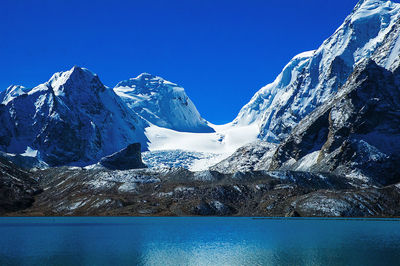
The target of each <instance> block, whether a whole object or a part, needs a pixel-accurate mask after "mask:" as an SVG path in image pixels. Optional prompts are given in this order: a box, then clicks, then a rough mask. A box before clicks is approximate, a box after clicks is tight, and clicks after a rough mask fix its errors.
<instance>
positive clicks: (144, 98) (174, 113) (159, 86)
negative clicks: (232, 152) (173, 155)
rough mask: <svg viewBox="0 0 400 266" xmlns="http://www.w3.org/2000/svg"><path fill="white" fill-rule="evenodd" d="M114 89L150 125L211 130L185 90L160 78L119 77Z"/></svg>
mask: <svg viewBox="0 0 400 266" xmlns="http://www.w3.org/2000/svg"><path fill="white" fill-rule="evenodd" d="M114 91H115V93H116V94H118V95H119V96H120V97H121V98H122V99H123V100H124V101H125V102H126V103H127V105H128V106H129V107H130V108H132V109H133V110H134V111H135V112H136V113H137V114H139V115H140V116H142V117H143V118H144V119H146V120H147V121H149V122H150V123H152V124H154V125H157V126H159V127H163V128H169V129H173V130H176V131H182V132H197V133H210V132H214V129H213V128H212V127H210V126H209V125H208V123H207V121H206V120H204V119H203V118H202V117H201V116H200V114H199V112H198V111H197V109H196V107H195V106H194V104H193V103H192V101H191V100H190V99H189V97H188V96H187V95H186V93H185V90H184V89H183V88H182V87H179V86H178V85H176V84H174V83H171V82H169V81H166V80H164V79H163V78H160V77H157V76H153V75H151V74H148V73H143V74H140V75H139V76H138V77H136V78H132V79H129V80H125V81H121V82H120V83H118V84H117V86H116V87H115V88H114Z"/></svg>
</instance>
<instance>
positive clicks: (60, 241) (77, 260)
mask: <svg viewBox="0 0 400 266" xmlns="http://www.w3.org/2000/svg"><path fill="white" fill-rule="evenodd" d="M0 237H1V239H0V265H400V220H396V219H373V220H363V219H346V220H338V219H297V218H288V219H252V218H215V217H210V218H198V217H188V218H139V217H70V218H67V217H66V218H62V217H59V218H0Z"/></svg>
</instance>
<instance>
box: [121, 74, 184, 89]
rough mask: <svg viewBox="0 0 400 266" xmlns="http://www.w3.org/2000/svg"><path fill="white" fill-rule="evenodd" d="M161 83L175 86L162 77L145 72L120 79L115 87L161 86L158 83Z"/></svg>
mask: <svg viewBox="0 0 400 266" xmlns="http://www.w3.org/2000/svg"><path fill="white" fill-rule="evenodd" d="M163 84H170V85H174V86H176V84H174V83H172V82H169V81H167V80H165V79H163V78H162V77H159V76H156V75H153V74H150V73H146V72H145V73H142V74H140V75H138V76H137V77H136V78H130V79H128V80H123V81H120V82H119V83H118V84H117V85H116V86H115V87H116V88H117V87H131V88H136V87H161V86H160V85H163Z"/></svg>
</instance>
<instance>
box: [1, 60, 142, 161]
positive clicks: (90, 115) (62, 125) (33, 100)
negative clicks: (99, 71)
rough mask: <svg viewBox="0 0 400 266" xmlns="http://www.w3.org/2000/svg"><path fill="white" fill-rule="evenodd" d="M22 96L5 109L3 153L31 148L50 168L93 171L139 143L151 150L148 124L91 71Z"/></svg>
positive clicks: (57, 77)
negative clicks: (89, 168)
mask: <svg viewBox="0 0 400 266" xmlns="http://www.w3.org/2000/svg"><path fill="white" fill-rule="evenodd" d="M12 92H13V90H11V91H10V93H12ZM23 92H24V93H22V94H21V93H19V94H15V97H13V98H12V99H11V100H10V101H8V102H7V103H6V104H2V105H0V124H1V125H2V128H0V150H2V151H4V152H8V153H14V154H23V153H24V152H25V151H26V150H27V149H28V148H30V149H31V150H34V151H35V152H36V155H37V157H38V158H39V159H41V160H43V161H45V162H46V163H48V164H49V165H50V166H53V165H69V164H72V165H88V164H92V163H95V162H97V161H98V160H99V159H100V158H102V157H104V156H107V155H110V154H112V153H114V152H116V151H118V150H121V149H123V148H125V147H126V146H128V145H129V144H132V143H135V142H140V143H142V146H143V147H144V149H146V147H147V141H148V140H147V138H146V136H145V135H144V128H145V127H146V126H148V124H147V122H146V121H144V120H143V119H142V118H140V117H139V116H138V115H137V114H136V113H134V112H133V111H132V110H131V109H130V108H128V107H127V106H126V104H125V103H124V102H123V101H122V100H121V99H120V97H118V96H117V95H116V94H115V93H114V91H113V90H112V89H109V88H107V87H105V86H104V85H103V84H102V83H101V81H100V79H99V78H98V76H97V75H95V74H93V73H91V72H90V71H89V70H86V69H84V68H80V67H73V68H72V69H71V70H69V71H65V72H59V73H56V74H54V75H53V76H52V77H51V79H50V80H49V81H47V82H45V83H43V84H40V85H38V86H37V87H35V88H33V89H30V90H28V89H24V90H23ZM10 95H11V94H10ZM8 96H9V94H7V95H6V96H5V97H8Z"/></svg>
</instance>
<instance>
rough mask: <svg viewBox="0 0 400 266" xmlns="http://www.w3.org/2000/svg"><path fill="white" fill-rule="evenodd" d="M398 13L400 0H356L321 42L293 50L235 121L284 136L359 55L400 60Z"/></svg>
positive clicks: (392, 62) (391, 63)
mask: <svg viewBox="0 0 400 266" xmlns="http://www.w3.org/2000/svg"><path fill="white" fill-rule="evenodd" d="M399 19H400V4H397V3H393V2H391V1H384V0H364V1H360V2H359V3H358V4H357V6H356V7H355V8H354V10H353V11H352V13H351V14H350V15H349V16H348V17H347V18H346V19H345V21H344V23H343V24H342V25H341V26H340V27H339V28H338V29H337V30H336V32H335V33H334V34H333V35H332V36H330V37H329V38H328V39H327V40H326V41H324V42H323V44H322V45H321V47H319V48H318V49H317V50H316V51H312V52H306V53H302V54H300V55H298V56H295V57H294V58H293V59H292V60H291V61H290V62H289V64H287V65H286V66H285V68H284V69H283V71H282V72H281V73H280V74H279V75H278V77H277V78H276V80H275V81H274V82H272V83H271V84H268V85H266V86H265V87H263V88H262V89H260V90H259V91H258V92H257V93H256V94H255V95H254V96H253V98H252V99H251V100H250V102H249V103H248V104H246V105H245V106H244V107H243V108H242V109H241V111H240V112H239V114H238V116H237V117H236V119H235V120H234V123H235V124H238V125H246V124H256V125H257V126H258V127H259V132H260V134H259V137H260V138H262V139H265V140H267V141H270V142H280V141H282V140H283V139H285V138H286V137H287V136H288V134H289V133H290V132H291V130H292V129H293V128H294V126H295V125H297V124H298V123H299V122H300V120H301V119H302V118H304V117H305V116H306V115H308V114H309V113H310V112H311V111H313V110H314V109H315V108H316V107H318V106H320V105H321V104H323V103H324V102H326V101H327V100H328V99H329V98H330V97H332V96H333V95H334V94H335V93H336V92H337V90H338V89H339V88H340V87H341V86H342V85H343V84H344V82H345V81H346V80H347V78H348V76H349V75H350V74H351V73H352V72H353V70H354V68H355V67H356V66H357V64H358V63H359V62H361V61H362V60H364V59H366V58H367V59H369V58H372V59H374V60H375V61H376V62H377V63H378V64H379V65H381V66H384V67H385V68H387V69H394V68H396V66H397V65H399V64H400V59H399V54H400V38H399V36H400V24H399Z"/></svg>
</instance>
